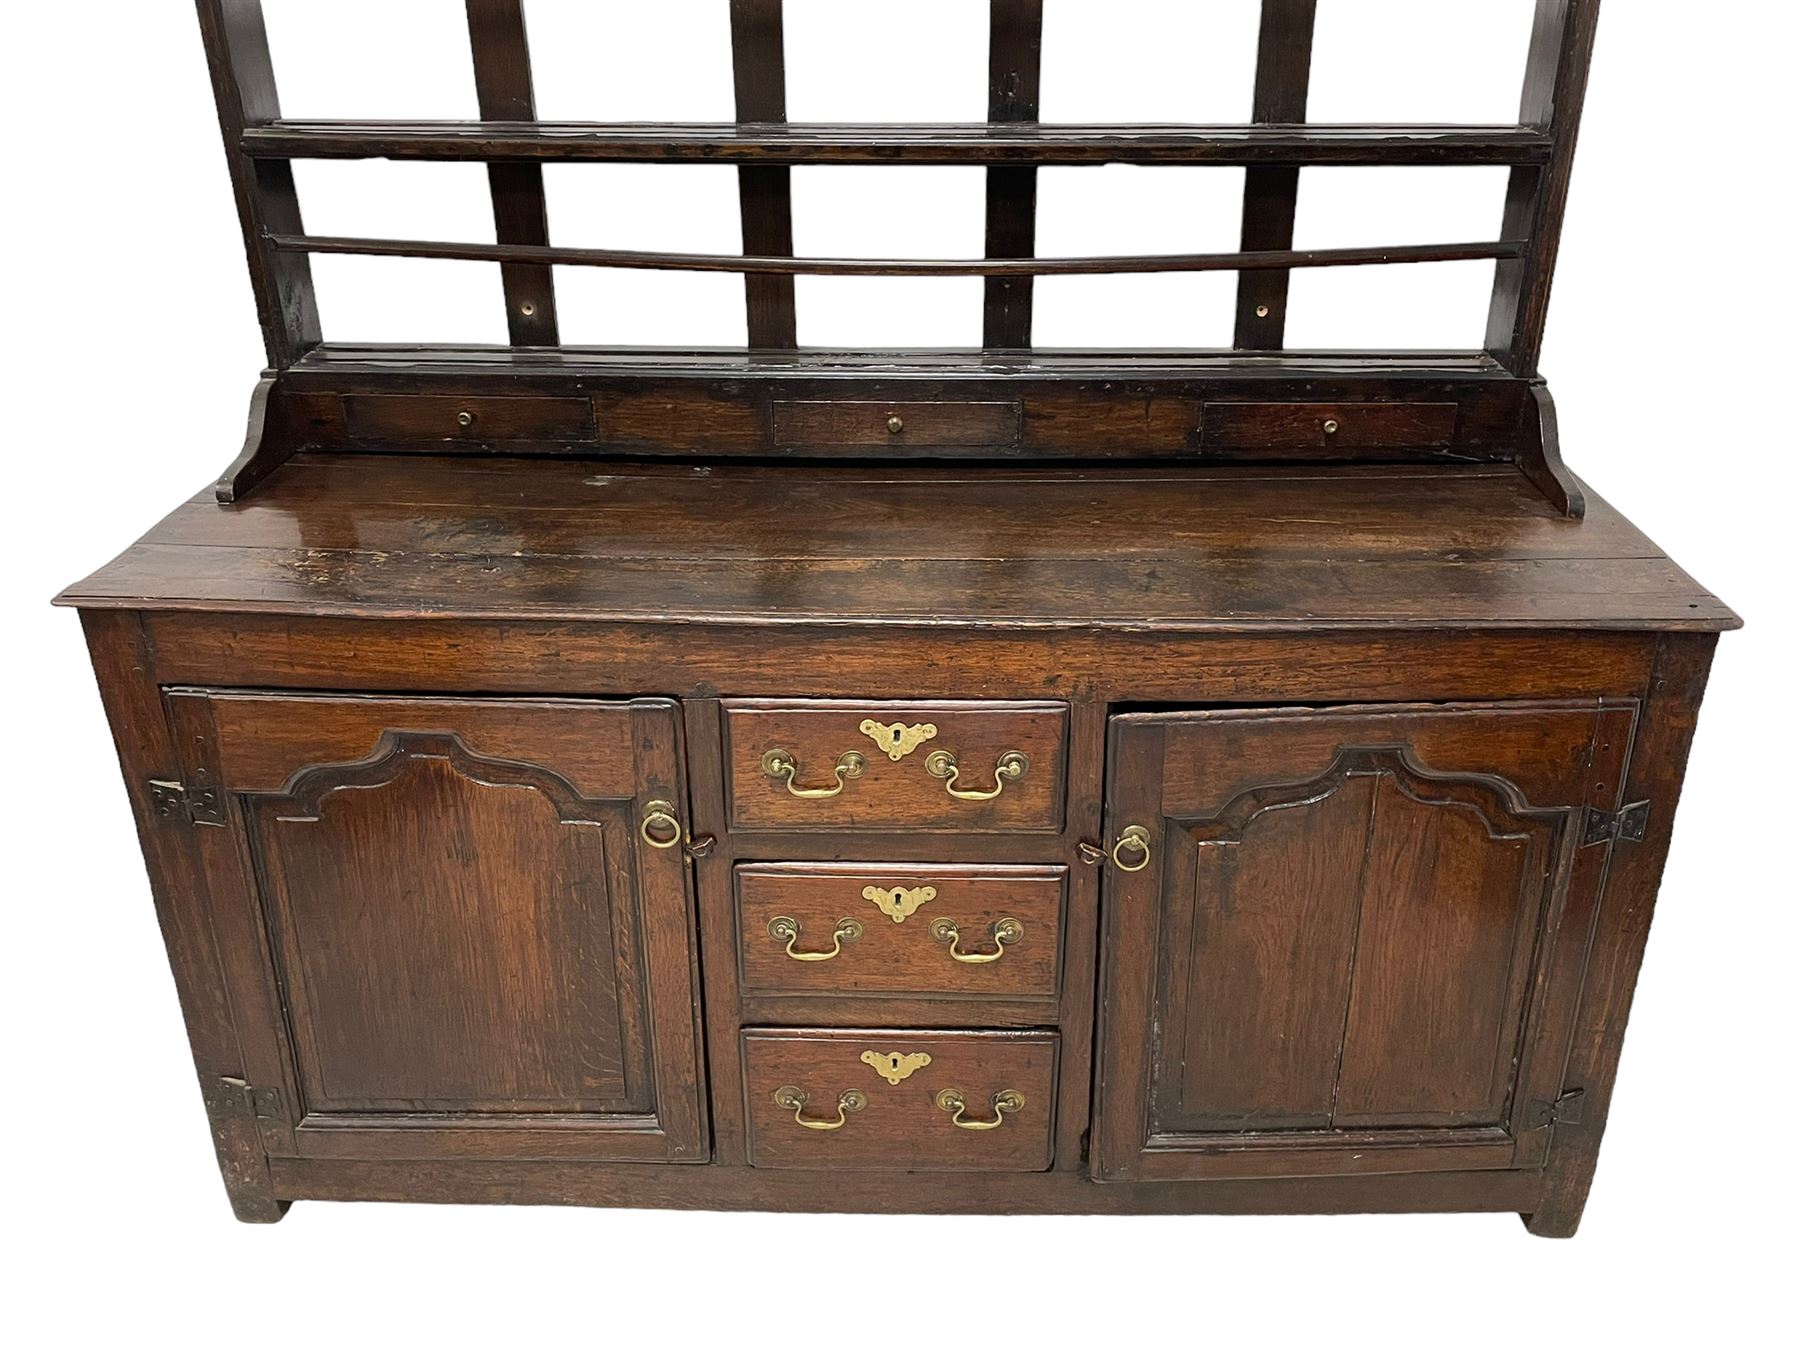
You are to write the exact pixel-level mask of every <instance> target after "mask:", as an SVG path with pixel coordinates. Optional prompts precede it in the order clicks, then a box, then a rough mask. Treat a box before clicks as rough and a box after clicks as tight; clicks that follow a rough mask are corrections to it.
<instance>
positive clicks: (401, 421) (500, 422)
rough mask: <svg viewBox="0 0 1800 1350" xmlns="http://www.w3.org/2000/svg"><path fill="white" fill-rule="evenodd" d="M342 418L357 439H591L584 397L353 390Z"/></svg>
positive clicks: (590, 408) (591, 410) (591, 423)
mask: <svg viewBox="0 0 1800 1350" xmlns="http://www.w3.org/2000/svg"><path fill="white" fill-rule="evenodd" d="M344 416H345V421H346V425H347V427H348V430H349V433H350V437H351V439H352V440H355V441H401V442H404V441H470V442H475V443H481V442H488V441H591V440H592V439H593V438H594V405H593V404H592V403H591V402H589V401H588V400H587V399H585V398H474V397H466V396H463V395H453V396H444V395H438V394H426V395H420V394H353V395H351V396H349V397H348V398H346V399H345V400H344Z"/></svg>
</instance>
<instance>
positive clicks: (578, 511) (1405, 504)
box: [63, 457, 1737, 754]
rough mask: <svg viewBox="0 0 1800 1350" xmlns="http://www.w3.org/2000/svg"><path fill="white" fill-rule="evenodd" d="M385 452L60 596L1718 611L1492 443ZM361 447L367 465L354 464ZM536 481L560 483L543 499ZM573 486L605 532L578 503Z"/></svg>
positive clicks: (1375, 620) (355, 607) (1634, 617)
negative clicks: (1132, 462) (768, 455)
mask: <svg viewBox="0 0 1800 1350" xmlns="http://www.w3.org/2000/svg"><path fill="white" fill-rule="evenodd" d="M384 463H391V462H384V461H380V460H362V461H358V462H357V464H358V468H356V469H351V468H350V467H349V465H348V464H347V463H346V461H345V459H344V457H336V458H334V459H333V461H332V465H335V466H336V467H331V466H326V465H322V464H319V463H317V462H315V461H311V460H308V459H307V458H306V457H298V458H296V459H295V460H294V461H292V462H290V463H289V464H288V465H285V466H283V468H281V469H280V470H278V471H277V472H276V474H275V475H273V476H272V477H271V479H270V481H269V483H268V484H267V485H266V486H265V488H264V490H263V491H262V493H260V494H259V495H258V497H257V498H255V499H253V500H252V501H250V502H248V503H240V504H238V505H236V506H233V507H222V506H219V505H218V504H216V503H214V502H212V501H211V500H210V498H203V499H200V500H198V501H196V502H195V503H192V504H190V506H189V507H186V508H183V509H182V510H181V511H178V512H177V513H176V514H175V515H174V516H172V517H171V518H170V519H169V520H168V521H167V522H165V524H164V525H163V526H160V527H158V529H157V530H154V531H152V532H151V534H149V535H148V536H146V538H145V540H144V541H143V542H142V543H141V544H139V545H137V546H135V547H134V548H133V549H131V550H130V551H128V552H127V553H126V554H124V555H123V556H122V557H121V558H120V559H119V560H118V561H117V562H115V563H113V564H111V565H109V566H108V567H107V568H105V569H103V570H102V571H101V572H99V573H97V574H95V575H94V576H93V577H91V578H90V579H88V580H87V581H85V582H82V583H79V584H77V585H76V586H73V587H71V588H70V589H69V591H68V592H66V593H65V595H64V597H63V600H64V602H65V603H79V604H81V605H83V606H87V607H121V608H142V609H183V610H212V611H236V612H285V613H290V614H312V615H319V616H324V615H333V614H336V615H346V616H362V617H391V618H405V617H432V618H439V619H444V618H452V617H460V618H495V619H509V618H527V619H533V620H540V621H549V620H577V621H601V620H607V619H622V620H631V621H636V622H650V623H655V622H664V621H670V620H675V621H680V622H693V621H697V620H711V621H714V622H723V623H748V622H766V623H776V624H783V625H790V624H794V623H803V622H821V621H822V622H828V623H831V624H841V623H847V622H864V623H871V624H888V623H924V624H928V625H941V624H964V625H981V626H983V627H993V626H1000V627H1015V628H1034V629H1035V628H1053V627H1090V626H1095V625H1098V626H1101V627H1106V628H1111V629H1121V630H1126V629H1140V630H1152V631H1181V630H1185V629H1201V628H1203V629H1207V630H1210V631H1278V630H1283V629H1286V630H1291V631H1311V632H1317V631H1320V630H1323V629H1328V628H1333V627H1358V628H1369V629H1376V628H1387V629H1398V628H1408V627H1418V628H1434V629H1438V628H1447V627H1449V628H1484V629H1498V628H1518V629H1534V628H1535V629H1542V628H1567V627H1573V628H1583V629H1590V630H1593V629H1607V628H1618V629H1632V628H1636V629H1663V628H1669V629H1700V630H1711V629H1719V628H1725V627H1731V626H1735V624H1736V622H1737V620H1736V618H1735V616H1734V615H1732V614H1731V612H1730V611H1729V610H1728V609H1727V608H1725V607H1724V606H1723V605H1722V604H1721V603H1720V602H1719V601H1718V600H1717V599H1716V598H1715V597H1713V596H1712V595H1710V594H1708V593H1707V592H1705V591H1704V590H1703V589H1701V588H1700V587H1699V586H1698V585H1696V584H1695V583H1694V582H1693V581H1692V580H1691V579H1690V578H1688V577H1687V576H1686V575H1685V574H1684V573H1682V572H1681V571H1680V570H1679V569H1678V568H1677V567H1675V566H1674V564H1673V563H1671V562H1670V561H1669V560H1668V559H1667V558H1666V557H1664V556H1663V555H1662V553H1661V552H1660V550H1658V549H1657V548H1656V546H1655V545H1654V544H1652V543H1650V542H1649V541H1648V540H1646V539H1644V537H1643V536H1642V535H1641V534H1639V533H1638V532H1637V531H1636V530H1634V529H1632V528H1631V527H1630V526H1629V525H1628V524H1626V523H1625V522H1624V521H1622V520H1621V519H1620V518H1619V517H1618V516H1617V514H1616V513H1614V512H1613V511H1612V510H1611V509H1610V508H1609V507H1607V506H1606V505H1605V504H1604V503H1603V502H1599V501H1595V502H1594V504H1593V506H1592V507H1591V509H1590V513H1589V516H1588V518H1587V519H1586V520H1583V521H1573V520H1570V519H1568V518H1567V517H1565V516H1563V515H1562V514H1561V513H1560V512H1558V511H1557V510H1556V509H1555V508H1554V507H1552V506H1551V505H1550V504H1549V503H1547V502H1546V501H1544V500H1543V498H1542V497H1541V495H1539V494H1538V493H1537V492H1536V490H1535V489H1533V488H1532V487H1531V485H1530V484H1529V483H1528V482H1527V481H1526V480H1525V479H1524V477H1523V476H1522V475H1520V474H1518V473H1517V472H1516V471H1512V470H1508V469H1485V470H1484V469H1469V470H1454V471H1439V472H1426V471H1417V472H1411V473H1408V472H1401V471H1391V470H1390V471H1387V472H1382V473H1368V472H1362V471H1357V470H1350V469H1346V470H1341V471H1335V472H1334V471H1330V470H1323V469H1320V470H1305V471H1289V472H1282V471H1273V472H1271V471H1267V470H1264V471H1260V472H1258V471H1248V470H1245V471H1234V470H1225V469H1220V470H1212V471H1206V470H1182V471H1158V472H1132V473H1125V472H1116V471H1115V472H1109V473H1082V472H1076V473H1069V474H1063V475H1058V474H1054V473H1040V474H1036V475H1033V474H1030V473H1020V474H1016V475H1013V476H1009V475H1006V474H998V473H994V472H991V471H990V472H986V473H966V474H962V475H959V474H956V473H950V472H947V473H940V474H935V475H930V476H913V477H895V476H893V475H892V474H884V473H880V472H876V473H874V474H871V473H870V472H869V471H867V470H848V469H846V470H836V471H833V472H830V473H824V472H795V473H792V474H783V473H776V472H772V471H768V470H748V469H745V470H731V469H727V468H724V467H714V468H710V469H708V470H706V471H705V472H703V473H695V472H694V471H692V470H686V471H684V470H678V469H676V470H670V471H656V470H650V469H642V470H636V469H627V468H625V467H624V466H620V465H617V464H611V465H593V466H591V467H590V466H587V465H576V464H570V465H567V466H564V465H556V466H551V465H546V464H533V465H523V464H518V463H506V464H501V463H495V464H468V463H464V462H461V461H445V462H442V463H441V464H438V465H435V466H433V467H432V468H431V470H430V471H429V472H425V471H421V469H420V468H419V467H418V466H417V464H416V463H415V466H414V467H413V468H411V469H409V470H394V471H392V472H390V471H389V470H388V468H386V467H384ZM364 475H367V476H368V477H367V482H368V484H370V485H373V484H376V483H380V484H381V485H382V490H381V491H380V492H379V493H377V494H371V493H370V492H368V491H365V489H364V487H361V486H356V485H355V484H357V483H360V482H361V481H362V477H363V476H364ZM1021 492H1024V493H1027V494H1028V495H1029V500H1030V501H1031V502H1032V503H1033V508H1034V509H1033V510H1032V511H1031V512H1030V513H1022V512H1020V511H1019V510H1018V506H1017V503H1018V502H1019V500H1020V495H1019V494H1020V493H1021ZM372 496H373V499H372ZM509 501H510V502H512V503H516V504H517V506H518V507H520V508H527V507H528V508H532V509H514V507H512V506H508V505H505V503H507V502H509ZM556 506H562V507H569V508H574V509H572V510H570V511H569V512H567V513H559V511H557V510H554V509H552V510H540V509H537V508H540V507H556ZM595 511H599V512H601V513H603V517H602V518H604V519H607V520H609V521H612V522H616V523H617V525H618V526H619V527H622V529H623V532H622V533H621V532H619V531H618V530H615V531H612V532H608V533H602V532H600V531H598V530H596V529H595V528H594V524H595V521H596V517H595V516H594V514H593V513H594V512H595ZM584 512H585V513H586V514H585V515H584V514H583V513H584ZM1120 521H1128V522H1133V528H1131V529H1127V530H1124V531H1121V530H1119V529H1118V528H1117V526H1118V522H1120ZM900 522H928V524H924V525H923V527H918V526H911V525H908V526H905V527H903V526H902V525H901V524H900ZM615 540H618V541H619V542H617V543H615V542H614V541H615ZM920 541H923V542H922V543H921V542H920ZM834 754H835V752H834Z"/></svg>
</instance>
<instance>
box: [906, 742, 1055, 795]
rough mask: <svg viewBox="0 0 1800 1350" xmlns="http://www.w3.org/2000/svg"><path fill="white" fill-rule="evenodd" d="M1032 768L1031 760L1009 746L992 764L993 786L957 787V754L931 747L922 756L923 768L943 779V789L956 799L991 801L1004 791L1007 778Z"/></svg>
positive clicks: (1015, 776) (1020, 776)
mask: <svg viewBox="0 0 1800 1350" xmlns="http://www.w3.org/2000/svg"><path fill="white" fill-rule="evenodd" d="M1030 768H1031V761H1030V760H1029V759H1027V758H1025V756H1024V755H1022V754H1020V753H1019V752H1018V751H1017V750H1008V751H1007V752H1006V753H1005V754H1004V755H1002V756H1000V762H999V763H998V764H996V765H995V766H994V790H993V791H992V792H982V791H980V790H978V789H968V788H959V787H957V786H956V780H957V778H958V776H959V775H960V774H961V773H962V770H961V769H959V768H958V767H957V765H956V756H955V755H953V754H951V753H950V752H949V751H948V750H933V751H932V752H931V753H930V754H929V755H927V756H925V772H926V773H928V774H930V775H931V776H932V777H933V778H941V779H943V780H944V791H946V792H948V793H949V794H950V795H951V796H952V797H954V798H956V800H957V801H959V802H991V801H993V800H994V798H996V797H998V796H999V795H1000V794H1001V793H1002V792H1004V791H1006V785H1007V783H1008V782H1013V781H1016V780H1018V779H1020V778H1023V777H1024V776H1025V773H1026V770H1028V769H1030Z"/></svg>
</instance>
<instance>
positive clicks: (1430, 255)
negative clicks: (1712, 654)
mask: <svg viewBox="0 0 1800 1350" xmlns="http://www.w3.org/2000/svg"><path fill="white" fill-rule="evenodd" d="M263 237H264V239H265V241H266V242H267V243H268V244H269V246H270V247H272V248H273V249H275V250H276V251H277V252H281V253H333V254H349V255H355V256H360V257H371V258H427V259H440V260H448V261H455V262H497V263H541V264H549V265H552V266H559V267H616V268H623V269H626V270H631V271H651V272H733V273H742V274H744V275H750V276H823V277H833V276H835V277H1056V276H1111V275H1120V274H1125V273H1144V272H1254V271H1267V270H1272V269H1282V270H1285V269H1289V268H1302V267H1374V266H1388V265H1392V264H1397V263H1430V262H1471V261H1480V260H1484V259H1502V258H1517V257H1521V256H1522V255H1523V254H1524V252H1525V245H1524V244H1523V243H1520V242H1517V241H1511V240H1503V241H1501V242H1499V243H1488V244H1405V245H1398V246H1394V247H1390V248H1318V249H1269V250H1265V251H1262V252H1252V253H1172V254H1151V255H1144V256H1135V257H1112V258H970V259H939V258H756V257H737V256H732V255H726V254H714V253H645V252H638V251H633V250H625V249H601V248H556V247H552V246H548V245H541V244H448V243H437V242H433V241H429V240H421V239H361V238H349V237H343V236H326V235H310V234H266V235H264V236H263Z"/></svg>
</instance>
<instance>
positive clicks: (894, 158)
mask: <svg viewBox="0 0 1800 1350" xmlns="http://www.w3.org/2000/svg"><path fill="white" fill-rule="evenodd" d="M241 143H242V147H243V150H244V152H245V153H246V154H248V155H250V156H252V157H253V158H258V159H409V160H474V161H478V162H487V163H494V162H505V161H559V160H589V161H600V162H606V161H611V162H618V163H725V164H987V165H993V164H1030V165H1079V164H1222V165H1235V164H1511V165H1521V164H1542V163H1545V162H1547V161H1548V159H1549V157H1550V150H1551V138H1550V135H1549V133H1548V132H1546V131H1542V130H1539V129H1537V128H1534V127H1525V126H1427V125H1411V126H1409V125H1392V126H1384V125H1328V124H1319V123H1296V124H1289V125H1257V126H1250V125H1244V126H1236V125H1233V126H1175V125H1168V126H1125V125H1109V124H1100V125H1064V124H1051V123H1036V122H1023V123H1001V124H988V123H980V122H975V123H921V124H905V123H869V124H863V125H850V124H837V123H830V124H827V123H812V124H809V123H730V122H725V123H674V124H666V125H656V124H649V123H619V124H608V123H598V122H315V121H277V122H273V123H268V124H265V125H261V126H252V127H248V128H246V129H245V131H244V133H243V136H242V142H241Z"/></svg>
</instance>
